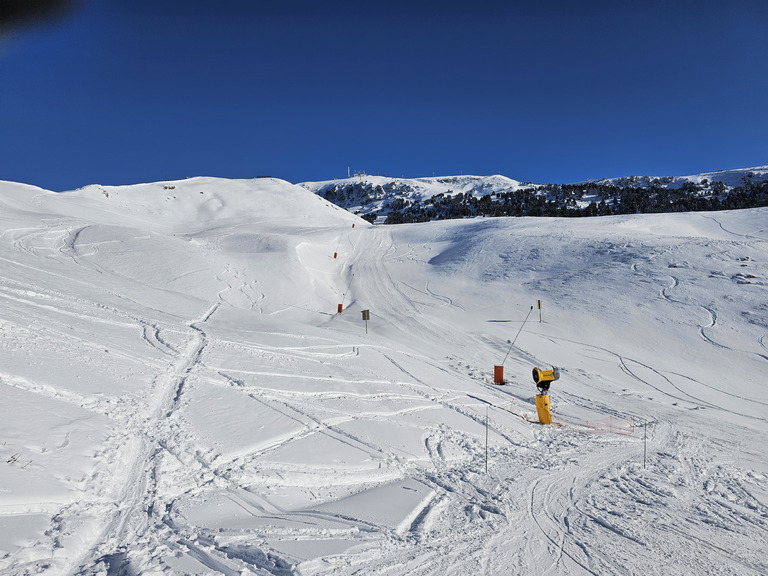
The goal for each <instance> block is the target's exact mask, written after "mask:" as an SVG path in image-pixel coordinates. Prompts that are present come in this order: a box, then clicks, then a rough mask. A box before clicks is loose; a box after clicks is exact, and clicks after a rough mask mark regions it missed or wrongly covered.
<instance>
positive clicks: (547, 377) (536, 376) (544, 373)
mask: <svg viewBox="0 0 768 576" xmlns="http://www.w3.org/2000/svg"><path fill="white" fill-rule="evenodd" d="M558 378H560V370H559V369H557V368H555V367H552V368H551V369H550V370H542V369H541V368H534V369H533V381H534V382H535V383H536V388H538V389H539V390H540V391H541V392H540V393H541V394H546V393H547V392H548V391H549V385H550V384H551V383H552V382H554V381H555V380H557V379H558Z"/></svg>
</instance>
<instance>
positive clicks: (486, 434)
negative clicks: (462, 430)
mask: <svg viewBox="0 0 768 576" xmlns="http://www.w3.org/2000/svg"><path fill="white" fill-rule="evenodd" d="M485 473H486V474H488V406H486V407H485Z"/></svg>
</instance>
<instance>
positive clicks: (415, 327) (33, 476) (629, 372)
mask: <svg viewBox="0 0 768 576" xmlns="http://www.w3.org/2000/svg"><path fill="white" fill-rule="evenodd" d="M353 225H354V227H353ZM0 227H1V228H0V266H1V267H0V391H1V393H2V407H3V410H2V418H1V419H0V451H1V452H2V454H0V455H1V456H2V460H0V572H2V573H3V574H9V575H10V574H13V575H22V574H46V575H54V574H55V575H59V574H77V575H95V574H110V575H131V574H161V573H173V574H184V573H188V574H211V573H221V574H226V575H234V574H261V575H267V574H273V575H288V574H294V573H295V574H303V575H307V576H309V575H321V574H322V575H326V574H387V575H406V574H408V575H411V574H440V575H445V574H665V575H668V574H739V575H741V576H743V575H749V574H765V573H766V572H768V555H766V553H765V551H766V550H767V549H768V464H767V463H766V454H767V452H766V446H767V445H768V434H767V431H768V387H766V381H765V373H766V361H767V360H768V304H767V302H768V298H767V296H768V292H767V290H766V286H767V285H768V210H766V209H756V210H745V211H739V212H719V213H715V214H713V213H696V214H676V215H645V216H640V215H638V216H622V217H606V218H585V219H578V220H558V219H544V218H539V219H529V218H519V219H506V218H498V219H473V220H453V221H445V222H432V223H427V224H419V225H404V226H388V227H381V226H370V225H368V224H367V223H366V222H364V221H363V220H361V219H358V218H357V217H355V216H353V215H351V214H349V213H348V212H345V211H343V210H341V209H339V208H338V207H335V206H333V205H331V204H330V203H328V202H327V201H325V200H324V199H322V198H320V197H318V196H316V195H315V194H313V193H311V192H310V191H307V190H305V189H304V188H302V187H299V186H294V185H291V184H288V183H286V182H282V181H278V180H270V179H260V180H253V181H232V180H220V179H211V178H195V179H190V180H185V181H180V182H166V183H156V184H146V185H138V186H130V187H102V186H90V187H87V188H85V189H81V190H78V191H75V192H68V193H63V194H55V193H52V192H48V191H45V190H41V189H38V188H34V187H31V186H26V185H20V184H12V183H0ZM334 252H338V257H337V258H333V253H334ZM537 299H541V300H542V302H543V310H542V321H541V322H540V321H539V315H538V311H537V310H534V311H533V312H532V313H531V306H532V305H534V304H535V303H536V300H537ZM340 303H342V304H343V308H344V310H343V313H342V314H337V313H336V311H337V306H338V304H340ZM363 309H370V310H371V321H370V322H369V325H368V333H367V334H366V332H365V325H364V323H363V322H362V320H361V314H360V312H361V310H363ZM529 313H530V318H529V321H528V323H527V324H525V325H524V326H522V324H521V322H522V320H523V319H524V318H526V316H527V315H528V314H529ZM521 327H522V331H520V329H521ZM518 331H520V334H519V337H518V338H517V341H516V342H515V345H514V347H512V348H511V351H510V354H509V357H508V359H507V360H506V363H505V375H506V378H507V380H508V382H507V384H506V385H504V386H495V385H493V384H491V374H492V370H493V366H494V365H495V364H499V363H500V362H501V361H502V360H503V359H504V356H505V354H506V353H507V351H509V350H510V344H509V341H510V340H512V339H513V338H514V337H515V336H516V334H517V333H518ZM550 365H554V366H558V367H559V368H560V370H561V374H562V376H561V378H560V380H559V381H557V382H555V383H554V384H553V386H552V390H551V396H552V407H553V413H554V419H555V420H556V421H557V422H558V423H559V425H553V426H542V425H539V424H537V423H535V422H533V420H535V416H534V413H535V407H534V403H533V396H534V394H535V391H536V390H535V387H534V385H533V382H532V380H531V369H532V368H533V367H534V366H538V367H549V366H550ZM486 418H487V424H488V428H487V430H488V435H487V438H488V444H487V448H488V449H487V455H488V456H487V472H486ZM646 421H647V427H644V426H643V424H644V423H645V422H646ZM633 424H634V428H633ZM645 433H647V460H646V465H645V467H644V466H643V462H644V434H645Z"/></svg>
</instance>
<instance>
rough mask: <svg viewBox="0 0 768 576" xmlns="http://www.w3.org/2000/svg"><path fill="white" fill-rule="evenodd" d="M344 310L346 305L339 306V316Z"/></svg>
mask: <svg viewBox="0 0 768 576" xmlns="http://www.w3.org/2000/svg"><path fill="white" fill-rule="evenodd" d="M342 310H344V305H343V304H339V314H341V311H342Z"/></svg>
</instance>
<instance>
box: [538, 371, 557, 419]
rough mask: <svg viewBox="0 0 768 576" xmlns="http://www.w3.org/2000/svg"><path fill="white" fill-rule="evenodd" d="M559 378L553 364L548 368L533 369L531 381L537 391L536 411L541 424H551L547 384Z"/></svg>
mask: <svg viewBox="0 0 768 576" xmlns="http://www.w3.org/2000/svg"><path fill="white" fill-rule="evenodd" d="M558 378H560V370H558V369H557V368H555V367H554V366H553V367H552V368H551V369H550V370H541V369H540V368H534V369H533V381H534V382H535V383H536V388H538V389H539V393H538V394H536V412H537V413H538V415H539V422H541V423H542V424H552V414H551V412H550V411H549V394H548V392H549V385H550V384H551V383H552V382H554V381H555V380H557V379H558Z"/></svg>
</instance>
